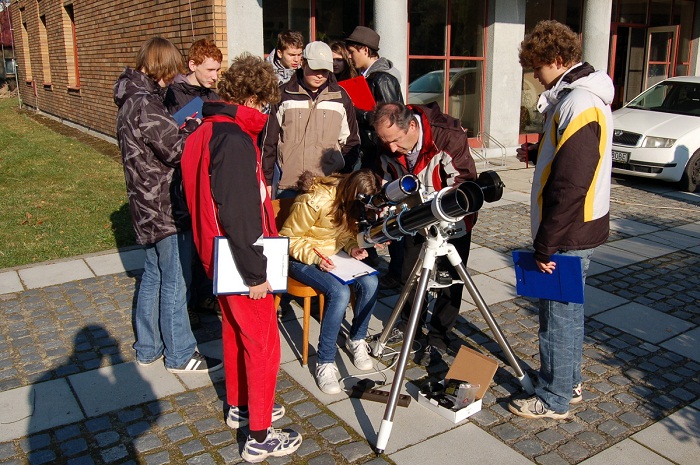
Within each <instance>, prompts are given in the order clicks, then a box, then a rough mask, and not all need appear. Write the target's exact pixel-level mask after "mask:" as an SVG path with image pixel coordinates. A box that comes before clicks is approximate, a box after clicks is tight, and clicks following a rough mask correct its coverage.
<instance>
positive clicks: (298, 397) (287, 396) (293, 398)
mask: <svg viewBox="0 0 700 465" xmlns="http://www.w3.org/2000/svg"><path fill="white" fill-rule="evenodd" d="M279 397H280V398H281V399H282V401H283V402H284V403H285V404H293V403H295V402H299V401H302V400H306V398H307V397H306V394H305V393H304V392H303V391H300V390H294V391H289V392H285V393H284V394H282V395H280V396H279Z"/></svg>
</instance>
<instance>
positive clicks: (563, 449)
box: [557, 441, 590, 463]
mask: <svg viewBox="0 0 700 465" xmlns="http://www.w3.org/2000/svg"><path fill="white" fill-rule="evenodd" d="M557 451H558V452H559V453H560V454H562V455H563V456H565V457H570V458H571V459H573V460H574V463H578V462H580V461H582V460H583V459H585V458H586V457H588V455H590V453H589V452H588V449H586V448H585V447H583V446H582V445H581V444H579V443H577V442H576V441H569V442H567V443H566V444H564V445H562V446H560V447H559V448H558V449H557Z"/></svg>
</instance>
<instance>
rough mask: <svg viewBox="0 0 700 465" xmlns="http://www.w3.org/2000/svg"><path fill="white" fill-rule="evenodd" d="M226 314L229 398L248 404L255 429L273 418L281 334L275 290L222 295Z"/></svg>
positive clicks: (224, 328)
mask: <svg viewBox="0 0 700 465" xmlns="http://www.w3.org/2000/svg"><path fill="white" fill-rule="evenodd" d="M219 305H220V306H221V314H222V340H223V352H224V370H225V373H226V400H227V402H228V404H229V405H236V406H239V407H243V406H246V405H247V406H248V411H249V414H250V417H249V418H250V429H251V431H260V430H264V429H267V428H268V427H269V426H270V424H271V421H272V405H273V404H274V400H275V387H276V385H277V373H278V371H279V367H280V335H279V329H278V327H277V313H276V312H275V309H274V301H273V296H272V294H268V295H267V297H265V298H264V299H259V300H253V299H251V298H249V297H248V296H244V295H228V296H219Z"/></svg>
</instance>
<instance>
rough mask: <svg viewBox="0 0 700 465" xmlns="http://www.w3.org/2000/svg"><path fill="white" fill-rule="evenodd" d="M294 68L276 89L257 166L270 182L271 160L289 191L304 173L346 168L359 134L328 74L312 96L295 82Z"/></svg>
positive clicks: (345, 98)
mask: <svg viewBox="0 0 700 465" xmlns="http://www.w3.org/2000/svg"><path fill="white" fill-rule="evenodd" d="M303 73H304V71H303V69H300V70H298V71H297V73H295V74H294V76H292V78H291V79H290V80H289V82H288V83H286V84H284V85H283V86H282V87H281V88H280V90H281V93H282V101H281V102H279V103H278V104H276V105H273V106H272V107H271V110H270V119H269V120H268V122H267V127H266V128H265V136H264V147H263V168H264V171H265V177H266V179H267V182H268V185H272V177H273V170H274V165H275V162H277V163H278V164H279V167H280V169H281V170H282V176H281V178H280V181H279V188H280V189H295V188H296V186H297V182H298V181H299V177H300V176H301V174H302V173H303V172H304V171H310V172H311V174H313V175H314V176H327V175H329V174H332V173H335V172H339V171H343V168H345V169H346V170H347V169H352V166H353V165H354V163H355V161H357V158H358V157H359V148H360V137H359V133H358V129H357V121H356V120H355V109H354V107H353V106H352V101H351V100H350V97H349V96H348V94H347V92H346V91H345V89H343V88H342V87H340V86H339V85H338V83H337V82H336V80H335V76H334V75H333V73H329V76H328V81H327V82H326V84H325V86H324V87H322V88H321V89H319V90H318V95H317V96H316V98H315V99H314V98H312V96H311V95H310V94H309V93H308V91H307V90H306V89H305V88H304V87H303V86H302V85H301V84H300V80H303V79H304V77H303V76H304V74H303Z"/></svg>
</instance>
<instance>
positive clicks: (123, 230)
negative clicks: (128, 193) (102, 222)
mask: <svg viewBox="0 0 700 465" xmlns="http://www.w3.org/2000/svg"><path fill="white" fill-rule="evenodd" d="M109 219H110V221H111V222H112V233H113V234H114V244H115V245H116V246H117V248H118V249H121V248H124V247H129V246H133V245H136V234H135V233H134V228H133V227H132V226H131V213H129V204H128V203H126V202H125V203H124V204H123V205H122V206H121V207H119V210H115V211H113V212H112V214H111V215H109Z"/></svg>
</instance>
